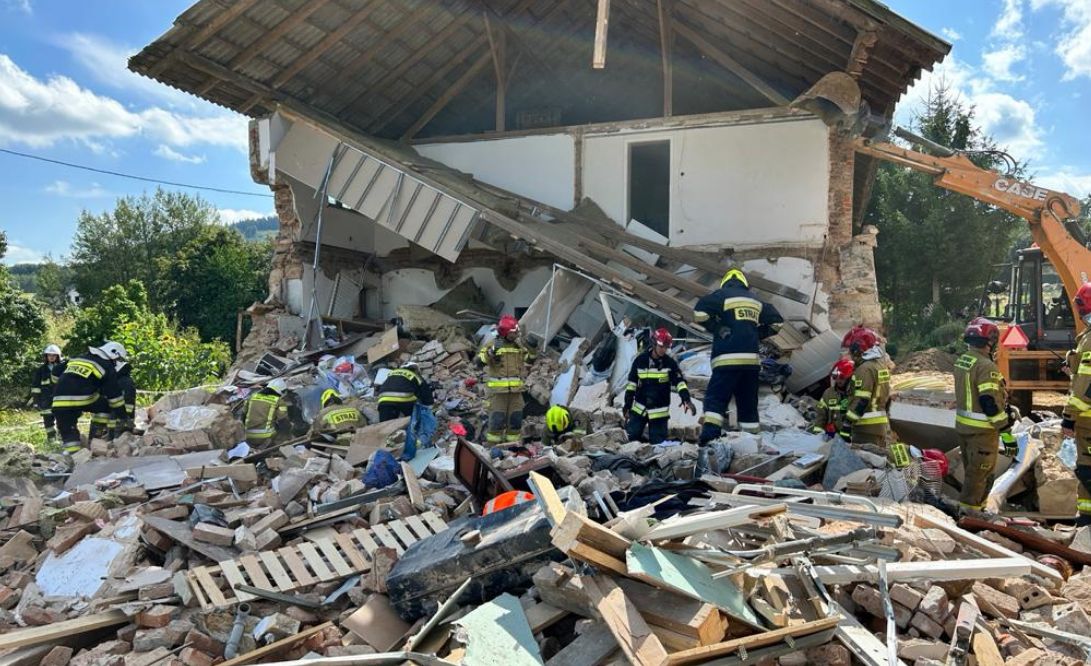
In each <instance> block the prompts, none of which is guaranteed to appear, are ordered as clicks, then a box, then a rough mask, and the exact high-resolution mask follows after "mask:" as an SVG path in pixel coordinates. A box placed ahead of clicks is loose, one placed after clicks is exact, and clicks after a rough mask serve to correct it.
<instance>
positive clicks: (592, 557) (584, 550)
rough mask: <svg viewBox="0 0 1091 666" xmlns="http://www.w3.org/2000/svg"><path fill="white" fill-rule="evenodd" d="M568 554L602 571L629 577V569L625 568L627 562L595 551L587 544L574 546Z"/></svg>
mask: <svg viewBox="0 0 1091 666" xmlns="http://www.w3.org/2000/svg"><path fill="white" fill-rule="evenodd" d="M567 554H568V555H569V556H570V557H574V558H576V559H577V560H580V561H583V562H587V563H588V564H592V565H594V566H596V567H598V568H600V569H604V570H607V571H613V572H614V573H619V574H621V575H622V576H625V575H628V569H627V568H626V566H625V562H623V561H621V560H619V559H618V558H616V557H614V556H612V555H608V554H606V553H604V552H602V551H601V550H595V549H594V548H592V547H591V546H588V545H586V544H582V543H576V544H574V545H573V546H572V547H571V548H569V550H568V551H567Z"/></svg>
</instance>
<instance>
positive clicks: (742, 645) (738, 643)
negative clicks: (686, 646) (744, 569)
mask: <svg viewBox="0 0 1091 666" xmlns="http://www.w3.org/2000/svg"><path fill="white" fill-rule="evenodd" d="M840 619H841V618H838V617H828V618H824V619H821V620H815V621H814V622H807V623H804V624H797V625H793V626H790V627H784V628H783V629H774V630H772V631H765V632H763V633H759V634H754V635H753V636H746V637H744V638H736V639H734V640H730V641H724V642H723V643H717V644H715V645H706V646H704V647H699V648H694V649H692V650H684V651H682V652H675V653H674V654H672V655H671V656H670V662H669V663H670V664H671V666H680V665H682V664H697V663H701V662H704V661H707V660H709V659H713V658H715V657H722V656H724V655H728V654H731V653H733V652H738V651H739V650H740V649H742V650H747V651H749V650H753V649H755V648H759V647H765V646H767V645H773V644H775V643H780V642H781V641H784V639H786V638H798V637H800V636H809V635H810V634H816V633H818V632H820V631H826V630H828V629H833V628H834V627H836V626H837V623H838V622H839V621H840Z"/></svg>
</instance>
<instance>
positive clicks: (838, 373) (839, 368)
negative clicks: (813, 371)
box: [830, 358, 856, 382]
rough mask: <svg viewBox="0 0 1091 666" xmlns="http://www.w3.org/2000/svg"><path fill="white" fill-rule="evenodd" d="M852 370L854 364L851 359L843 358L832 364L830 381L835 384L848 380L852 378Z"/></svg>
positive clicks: (854, 367) (854, 368)
mask: <svg viewBox="0 0 1091 666" xmlns="http://www.w3.org/2000/svg"><path fill="white" fill-rule="evenodd" d="M854 370H856V364H855V363H853V362H852V359H851V358H843V359H841V360H839V361H837V363H834V364H833V370H831V371H830V379H832V380H834V381H835V382H836V381H839V380H842V379H848V378H849V377H851V376H852V373H853V371H854Z"/></svg>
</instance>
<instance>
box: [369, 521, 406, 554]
mask: <svg viewBox="0 0 1091 666" xmlns="http://www.w3.org/2000/svg"><path fill="white" fill-rule="evenodd" d="M371 533H372V534H374V535H375V537H376V538H377V539H379V542H380V543H381V544H383V545H384V546H386V547H387V548H393V549H394V550H396V551H397V552H398V555H401V554H403V553H404V552H405V548H403V547H402V545H401V544H400V543H398V540H397V539H395V538H394V535H393V534H391V533H390V530H388V529H386V526H385V525H372V526H371Z"/></svg>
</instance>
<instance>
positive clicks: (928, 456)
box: [921, 449, 951, 477]
mask: <svg viewBox="0 0 1091 666" xmlns="http://www.w3.org/2000/svg"><path fill="white" fill-rule="evenodd" d="M921 456H922V457H923V458H924V459H925V460H934V461H936V463H938V464H939V469H940V472H941V473H940V476H941V477H943V476H947V470H949V469H950V468H951V463H950V461H948V460H947V456H946V455H944V453H943V451H940V450H939V449H925V450H924V451H922V452H921Z"/></svg>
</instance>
